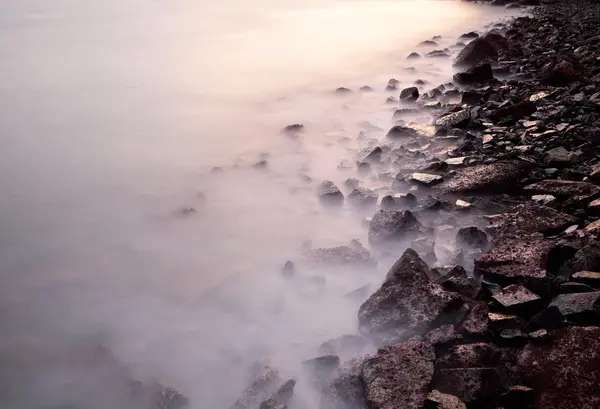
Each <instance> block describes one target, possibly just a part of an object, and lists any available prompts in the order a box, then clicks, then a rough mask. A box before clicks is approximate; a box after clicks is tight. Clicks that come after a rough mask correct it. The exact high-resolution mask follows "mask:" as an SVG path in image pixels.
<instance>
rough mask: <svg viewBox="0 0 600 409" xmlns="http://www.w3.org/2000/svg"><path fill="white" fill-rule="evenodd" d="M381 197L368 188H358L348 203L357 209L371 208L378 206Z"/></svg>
mask: <svg viewBox="0 0 600 409" xmlns="http://www.w3.org/2000/svg"><path fill="white" fill-rule="evenodd" d="M377 199H379V195H378V194H377V193H375V192H374V191H372V190H371V189H367V188H366V187H361V186H359V187H357V188H356V189H354V190H353V191H352V192H351V193H350V194H349V195H348V203H350V204H351V205H352V206H355V207H369V206H375V205H376V204H377Z"/></svg>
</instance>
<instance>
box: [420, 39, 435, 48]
mask: <svg viewBox="0 0 600 409" xmlns="http://www.w3.org/2000/svg"><path fill="white" fill-rule="evenodd" d="M417 45H418V46H419V47H437V45H438V44H437V43H436V42H435V41H431V40H425V41H422V42H420V43H419V44H417Z"/></svg>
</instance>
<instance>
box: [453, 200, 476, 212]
mask: <svg viewBox="0 0 600 409" xmlns="http://www.w3.org/2000/svg"><path fill="white" fill-rule="evenodd" d="M454 206H455V207H456V210H468V209H470V208H471V207H473V203H469V202H465V201H464V200H461V199H458V200H457V201H456V202H454Z"/></svg>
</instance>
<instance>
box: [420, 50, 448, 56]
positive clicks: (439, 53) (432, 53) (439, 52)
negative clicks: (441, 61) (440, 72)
mask: <svg viewBox="0 0 600 409" xmlns="http://www.w3.org/2000/svg"><path fill="white" fill-rule="evenodd" d="M425 56H426V57H429V58H448V57H450V53H448V52H447V51H444V50H433V51H430V52H428V53H427V54H425Z"/></svg>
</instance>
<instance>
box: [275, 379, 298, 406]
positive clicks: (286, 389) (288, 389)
mask: <svg viewBox="0 0 600 409" xmlns="http://www.w3.org/2000/svg"><path fill="white" fill-rule="evenodd" d="M295 387H296V381H295V380H294V379H288V380H287V381H285V382H284V383H283V384H282V385H281V386H280V387H279V389H277V391H275V393H274V394H273V395H272V396H271V398H270V399H273V400H274V401H275V402H276V403H277V404H279V405H286V404H287V403H288V402H289V401H290V399H291V398H292V396H293V395H294V388H295Z"/></svg>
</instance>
